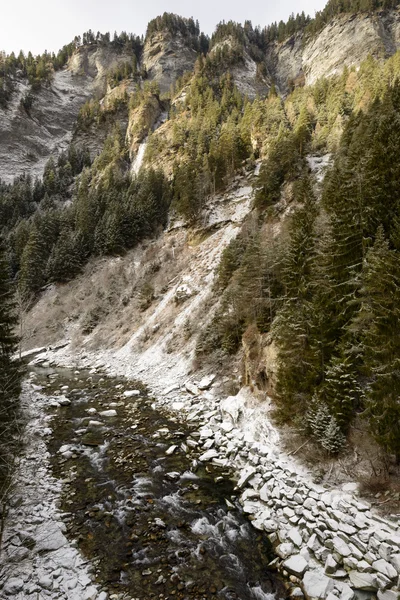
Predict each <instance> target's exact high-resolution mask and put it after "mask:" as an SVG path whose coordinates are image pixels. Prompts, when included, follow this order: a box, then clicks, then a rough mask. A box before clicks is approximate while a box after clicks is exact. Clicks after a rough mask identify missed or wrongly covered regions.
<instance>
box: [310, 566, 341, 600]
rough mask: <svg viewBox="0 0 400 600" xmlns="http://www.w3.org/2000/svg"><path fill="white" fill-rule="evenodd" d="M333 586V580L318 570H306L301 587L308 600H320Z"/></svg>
mask: <svg viewBox="0 0 400 600" xmlns="http://www.w3.org/2000/svg"><path fill="white" fill-rule="evenodd" d="M333 588H334V581H333V579H330V578H329V577H327V576H326V575H324V574H323V573H321V572H319V571H306V573H305V575H304V577H303V589H304V593H305V595H306V597H307V598H308V600H313V599H315V600H318V599H320V600H322V599H324V598H326V597H327V596H328V594H329V592H331V591H332V590H333Z"/></svg>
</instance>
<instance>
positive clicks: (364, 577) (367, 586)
mask: <svg viewBox="0 0 400 600" xmlns="http://www.w3.org/2000/svg"><path fill="white" fill-rule="evenodd" d="M349 577H350V582H351V585H352V586H353V587H355V588H356V589H357V590H363V591H365V592H375V591H376V590H377V589H378V582H377V579H376V576H375V575H373V574H372V573H359V572H358V571H350V573H349Z"/></svg>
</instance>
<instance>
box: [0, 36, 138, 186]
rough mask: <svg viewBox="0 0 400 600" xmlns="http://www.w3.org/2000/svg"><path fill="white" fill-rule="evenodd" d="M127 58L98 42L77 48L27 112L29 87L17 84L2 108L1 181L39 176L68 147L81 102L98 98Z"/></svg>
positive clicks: (0, 138)
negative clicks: (111, 72)
mask: <svg viewBox="0 0 400 600" xmlns="http://www.w3.org/2000/svg"><path fill="white" fill-rule="evenodd" d="M127 60H128V56H127V55H125V54H124V53H121V54H118V53H117V52H115V51H114V50H112V49H111V48H105V47H100V46H97V44H94V45H92V46H88V47H83V48H81V49H79V50H77V51H76V52H75V54H74V55H73V56H72V57H71V59H70V62H69V64H68V65H67V67H65V68H64V69H62V70H61V71H57V72H56V73H55V74H54V77H53V80H52V82H51V84H50V85H43V86H42V88H41V89H40V90H39V91H38V92H36V93H35V94H34V96H35V100H34V102H33V106H32V108H31V109H30V111H29V114H28V113H27V112H26V110H25V109H24V108H23V107H22V106H21V100H22V98H23V97H24V96H25V94H27V93H28V92H29V91H30V86H29V85H28V82H27V81H26V80H19V81H18V82H16V90H15V92H14V94H13V96H12V98H11V101H10V102H9V104H8V106H7V108H6V109H0V140H1V143H0V179H2V180H3V181H6V182H11V181H12V180H13V178H14V177H15V176H17V175H20V174H22V173H24V172H29V173H31V174H32V176H33V177H35V176H36V175H37V176H40V175H42V173H43V168H44V165H45V164H46V162H47V160H48V158H49V157H50V156H51V155H54V154H58V153H59V152H61V151H62V150H66V149H67V148H68V145H69V144H70V142H71V140H72V135H73V130H74V125H75V122H76V119H77V116H78V113H79V109H80V108H81V106H82V104H84V103H85V101H86V100H87V99H88V98H90V97H93V96H96V97H102V96H103V95H104V94H105V92H106V75H107V72H108V71H109V70H110V69H113V68H115V67H116V66H117V65H118V64H121V63H124V62H126V61H127Z"/></svg>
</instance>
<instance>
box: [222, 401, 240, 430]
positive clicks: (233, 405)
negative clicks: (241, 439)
mask: <svg viewBox="0 0 400 600" xmlns="http://www.w3.org/2000/svg"><path fill="white" fill-rule="evenodd" d="M220 408H221V413H222V417H223V418H225V417H227V416H228V417H230V418H231V419H232V422H233V423H234V424H236V423H237V422H238V419H239V416H240V414H241V412H242V410H243V400H242V398H240V394H238V395H237V396H228V398H224V399H223V400H221V404H220Z"/></svg>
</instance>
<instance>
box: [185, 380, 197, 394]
mask: <svg viewBox="0 0 400 600" xmlns="http://www.w3.org/2000/svg"><path fill="white" fill-rule="evenodd" d="M185 388H186V390H187V391H188V392H189V394H193V396H198V395H199V388H198V387H197V385H194V383H191V382H190V381H187V382H186V383H185Z"/></svg>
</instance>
